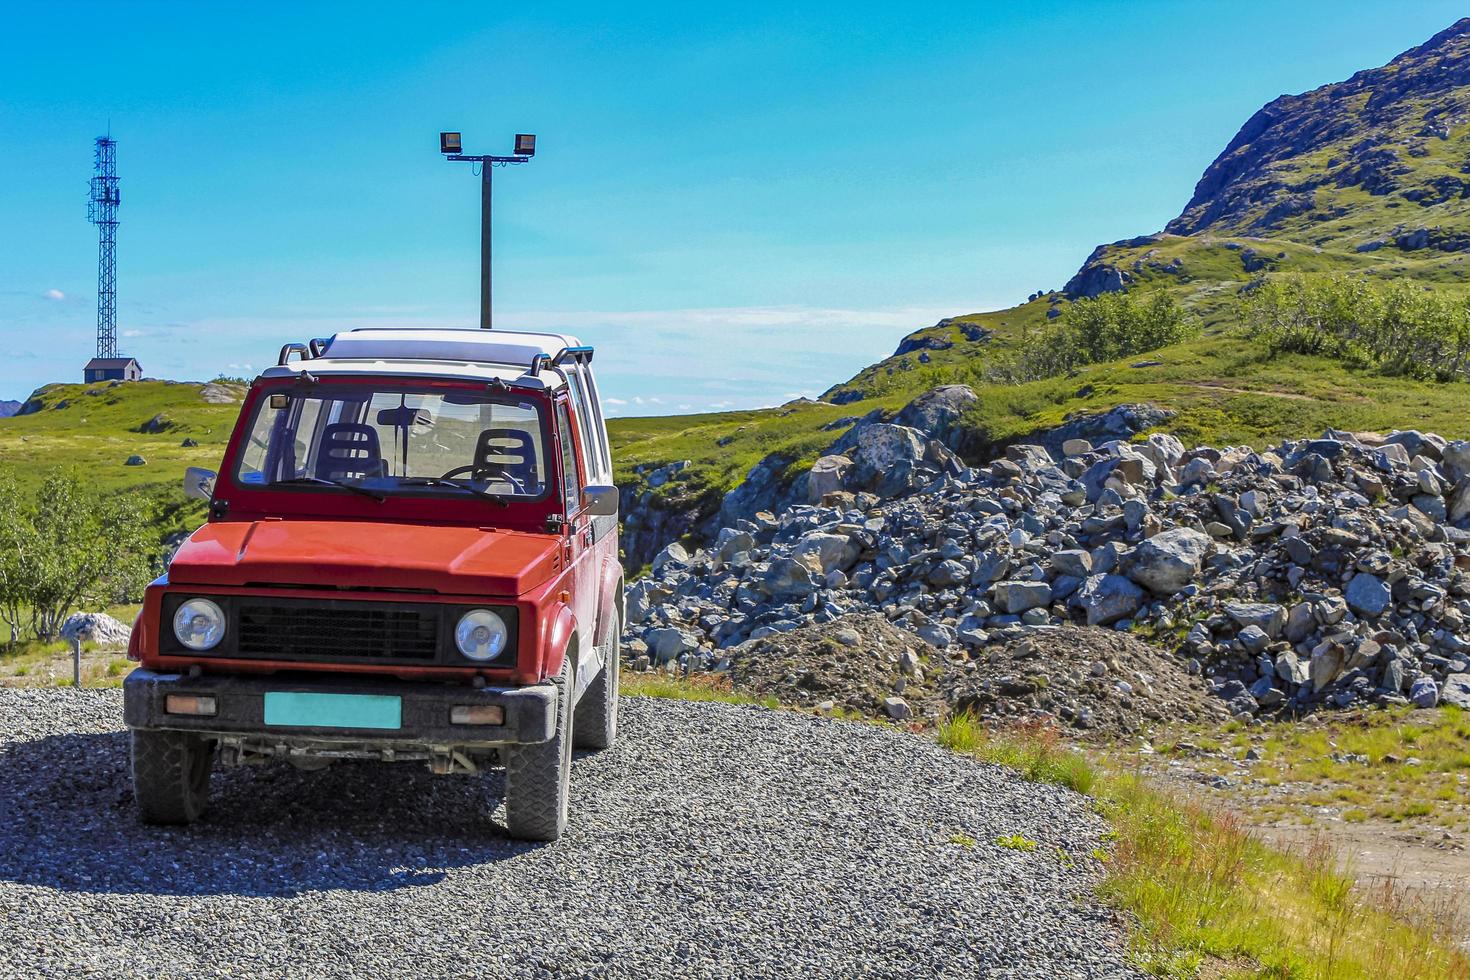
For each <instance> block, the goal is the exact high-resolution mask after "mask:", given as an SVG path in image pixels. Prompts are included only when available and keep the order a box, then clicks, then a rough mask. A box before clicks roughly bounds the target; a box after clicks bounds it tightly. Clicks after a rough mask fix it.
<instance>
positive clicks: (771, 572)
mask: <svg viewBox="0 0 1470 980" xmlns="http://www.w3.org/2000/svg"><path fill="white" fill-rule="evenodd" d="M765 585H766V589H767V590H768V591H769V592H770V593H771V594H772V595H775V596H785V597H790V596H804V595H809V594H810V593H812V592H815V591H816V589H817V585H816V583H815V582H813V581H812V571H811V569H810V568H809V567H808V566H807V565H805V564H803V563H801V562H799V561H797V560H795V559H794V558H778V559H776V560H775V561H773V562H771V567H770V568H768V569H767V570H766V577H765Z"/></svg>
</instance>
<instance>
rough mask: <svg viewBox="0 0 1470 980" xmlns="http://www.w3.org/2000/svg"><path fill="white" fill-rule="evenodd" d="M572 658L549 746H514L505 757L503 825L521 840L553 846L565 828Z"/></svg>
mask: <svg viewBox="0 0 1470 980" xmlns="http://www.w3.org/2000/svg"><path fill="white" fill-rule="evenodd" d="M572 656H573V651H570V650H568V651H567V657H566V662H565V663H563V664H562V668H561V673H560V674H558V675H557V676H556V677H554V678H552V683H553V684H554V685H556V734H555V735H553V736H552V737H551V739H550V740H549V741H546V742H536V743H534V744H531V745H512V746H510V747H509V748H508V749H506V752H505V824H506V829H508V830H509V831H510V835H511V836H512V837H515V838H517V839H519V840H542V841H552V840H556V839H557V838H558V837H560V836H561V832H562V831H563V830H565V829H566V826H567V803H568V800H569V799H570V797H571V780H572V737H573V736H572V729H573V726H572V691H573V690H575V688H574V687H573V685H572Z"/></svg>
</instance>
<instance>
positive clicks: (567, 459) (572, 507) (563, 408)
mask: <svg viewBox="0 0 1470 980" xmlns="http://www.w3.org/2000/svg"><path fill="white" fill-rule="evenodd" d="M556 428H557V433H558V434H559V436H560V441H561V482H562V495H563V497H564V498H565V500H566V508H567V516H571V515H572V514H575V513H576V512H577V508H578V507H579V506H580V505H581V503H582V489H581V487H580V486H579V484H578V480H579V479H580V478H579V477H578V475H577V460H576V457H575V456H574V455H573V449H572V419H571V416H570V415H569V414H568V413H567V403H566V402H558V403H557V406H556Z"/></svg>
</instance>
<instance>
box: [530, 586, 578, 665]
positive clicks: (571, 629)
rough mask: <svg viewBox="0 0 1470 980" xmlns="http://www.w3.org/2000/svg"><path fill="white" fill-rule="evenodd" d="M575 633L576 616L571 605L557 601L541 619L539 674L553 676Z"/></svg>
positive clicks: (564, 657)
mask: <svg viewBox="0 0 1470 980" xmlns="http://www.w3.org/2000/svg"><path fill="white" fill-rule="evenodd" d="M576 635H577V617H575V616H573V615H572V608H571V606H568V605H566V604H565V603H561V602H558V603H556V604H555V605H554V606H552V607H551V608H550V609H548V610H547V612H546V615H545V617H544V618H543V619H542V621H541V650H540V657H539V659H540V661H541V676H542V677H555V676H556V675H557V674H558V673H559V672H560V671H561V665H562V661H563V660H565V659H566V653H567V648H568V647H569V646H571V644H572V639H573V638H574V637H575V636H576Z"/></svg>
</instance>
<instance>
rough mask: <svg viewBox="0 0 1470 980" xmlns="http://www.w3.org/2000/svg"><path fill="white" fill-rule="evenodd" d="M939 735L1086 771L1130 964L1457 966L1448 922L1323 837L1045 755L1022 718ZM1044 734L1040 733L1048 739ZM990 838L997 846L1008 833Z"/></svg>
mask: <svg viewBox="0 0 1470 980" xmlns="http://www.w3.org/2000/svg"><path fill="white" fill-rule="evenodd" d="M938 738H939V740H940V743H941V744H943V745H946V746H948V747H950V748H952V749H955V750H956V751H961V752H965V753H967V754H971V755H974V756H975V757H976V758H978V759H982V760H985V761H987V762H998V763H1000V764H1003V765H1009V766H1012V767H1013V768H1015V769H1017V770H1018V771H1019V772H1021V773H1022V774H1023V775H1025V776H1026V777H1027V778H1030V779H1033V780H1039V781H1044V782H1051V783H1057V784H1059V785H1063V786H1070V787H1073V788H1075V786H1076V783H1077V782H1078V780H1077V776H1076V774H1077V772H1078V771H1079V768H1080V767H1081V766H1086V768H1087V772H1088V773H1089V776H1088V778H1087V780H1086V783H1087V785H1088V787H1089V789H1090V791H1091V795H1092V796H1093V798H1094V800H1095V801H1096V806H1097V808H1098V810H1099V812H1100V813H1102V815H1103V816H1104V817H1106V818H1107V820H1108V821H1109V822H1110V824H1111V825H1112V828H1113V829H1112V831H1111V832H1110V833H1109V834H1108V835H1107V836H1108V841H1109V843H1110V845H1111V848H1112V850H1111V852H1110V853H1109V852H1107V851H1104V850H1102V849H1098V850H1095V851H1094V852H1093V855H1092V856H1093V857H1094V858H1095V859H1097V860H1099V861H1100V862H1101V863H1102V864H1103V866H1104V868H1105V869H1106V870H1105V875H1104V879H1103V882H1102V884H1101V886H1100V889H1099V891H1100V894H1101V895H1102V896H1103V897H1104V898H1105V899H1106V900H1108V901H1110V902H1112V903H1113V904H1115V905H1116V906H1117V907H1118V908H1120V909H1122V910H1124V911H1126V912H1127V913H1129V915H1130V916H1131V917H1132V919H1133V920H1134V923H1135V927H1134V931H1133V933H1132V937H1131V946H1132V954H1133V957H1134V959H1135V961H1136V962H1137V964H1138V965H1139V966H1140V967H1141V968H1143V969H1145V970H1147V971H1148V972H1150V973H1153V974H1155V975H1157V976H1167V977H1181V978H1182V977H1194V976H1197V975H1199V974H1200V972H1201V970H1202V969H1204V968H1205V967H1206V966H1208V967H1209V975H1210V976H1212V977H1273V978H1299V980H1316V978H1320V980H1338V978H1362V980H1369V978H1373V980H1378V978H1382V980H1396V978H1402V980H1438V978H1445V980H1448V978H1451V977H1463V976H1467V975H1470V958H1467V957H1466V955H1465V953H1464V952H1463V951H1460V950H1458V949H1456V948H1455V946H1454V941H1453V938H1452V936H1451V935H1450V934H1449V933H1448V931H1447V923H1448V922H1449V921H1450V920H1451V919H1450V916H1451V914H1452V913H1453V912H1454V911H1455V910H1452V909H1445V908H1443V907H1440V908H1436V909H1434V910H1432V911H1431V910H1428V909H1424V908H1421V907H1417V906H1415V905H1413V904H1412V903H1410V902H1408V901H1407V900H1406V899H1404V898H1403V896H1402V895H1401V894H1399V893H1396V892H1393V891H1392V890H1384V889H1375V890H1373V891H1371V892H1369V891H1365V890H1363V889H1360V888H1358V887H1357V886H1355V884H1354V883H1353V880H1352V878H1351V877H1350V876H1349V875H1348V874H1346V873H1344V872H1343V871H1341V870H1340V869H1339V867H1338V864H1337V862H1336V860H1335V855H1333V853H1332V852H1331V850H1330V849H1329V848H1327V847H1326V846H1323V845H1318V846H1314V847H1312V848H1310V849H1309V850H1307V851H1305V852H1302V853H1287V852H1284V851H1281V850H1277V849H1274V848H1272V847H1270V846H1268V845H1266V844H1265V843H1263V842H1262V841H1260V840H1259V839H1258V838H1256V837H1255V836H1253V835H1252V834H1251V832H1250V831H1249V830H1248V829H1246V828H1245V827H1244V826H1242V825H1241V824H1240V822H1239V821H1238V820H1237V819H1235V818H1234V817H1232V816H1230V815H1228V814H1223V813H1220V812H1217V811H1215V810H1213V809H1210V808H1207V807H1204V806H1201V805H1200V804H1198V803H1195V802H1193V801H1191V800H1187V799H1184V798H1182V797H1180V796H1178V795H1176V794H1174V793H1171V792H1168V791H1165V790H1162V789H1160V788H1159V787H1158V786H1157V785H1156V784H1154V783H1152V782H1150V781H1149V780H1147V779H1145V778H1143V777H1141V776H1139V775H1137V774H1136V773H1130V772H1125V771H1121V770H1119V769H1117V768H1115V767H1114V766H1112V765H1110V764H1108V763H1106V762H1102V763H1098V764H1093V763H1090V762H1088V761H1087V760H1086V759H1082V761H1081V763H1075V764H1074V763H1066V764H1058V763H1057V759H1058V758H1059V757H1060V756H1064V755H1067V754H1072V755H1080V754H1079V753H1075V752H1073V750H1069V749H1064V748H1059V747H1058V746H1057V744H1056V739H1055V736H1052V737H1050V738H1048V737H1046V736H1044V735H1043V734H1042V733H1040V732H1038V730H1037V729H1036V728H1035V726H1030V727H1026V728H1023V729H1014V730H1005V731H987V730H986V729H985V728H984V727H983V726H982V725H980V724H979V723H978V722H977V721H975V720H974V719H967V718H961V719H952V720H951V721H949V722H947V723H946V724H945V725H944V726H943V727H941V729H940V731H939V733H938ZM1048 743H1050V744H1048ZM1005 840H1006V839H1005V838H1002V839H1001V840H1000V841H998V843H1000V844H1001V846H1011V845H1010V844H1007V843H1005Z"/></svg>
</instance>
